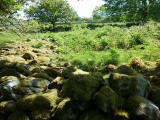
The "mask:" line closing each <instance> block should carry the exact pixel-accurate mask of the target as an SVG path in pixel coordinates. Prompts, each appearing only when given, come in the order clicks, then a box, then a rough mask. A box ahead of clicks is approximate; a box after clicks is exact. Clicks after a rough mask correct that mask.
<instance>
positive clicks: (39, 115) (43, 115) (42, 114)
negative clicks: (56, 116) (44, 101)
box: [31, 109, 52, 120]
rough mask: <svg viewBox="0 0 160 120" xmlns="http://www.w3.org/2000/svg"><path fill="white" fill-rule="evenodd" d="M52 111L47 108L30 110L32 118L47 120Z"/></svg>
mask: <svg viewBox="0 0 160 120" xmlns="http://www.w3.org/2000/svg"><path fill="white" fill-rule="evenodd" d="M51 115H52V112H51V110H48V109H43V110H36V111H32V112H31V119H32V120H49V119H50V118H51Z"/></svg>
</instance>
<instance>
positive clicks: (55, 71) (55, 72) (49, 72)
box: [44, 68, 59, 78]
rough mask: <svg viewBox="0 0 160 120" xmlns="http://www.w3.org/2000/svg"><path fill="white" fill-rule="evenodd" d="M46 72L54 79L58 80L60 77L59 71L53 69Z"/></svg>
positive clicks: (47, 69) (45, 70)
mask: <svg viewBox="0 0 160 120" xmlns="http://www.w3.org/2000/svg"><path fill="white" fill-rule="evenodd" d="M44 72H45V73H47V74H48V75H49V76H50V77H52V78H56V77H58V75H59V73H58V71H57V70H56V69H53V68H46V69H44Z"/></svg>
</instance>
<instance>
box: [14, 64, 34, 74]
mask: <svg viewBox="0 0 160 120" xmlns="http://www.w3.org/2000/svg"><path fill="white" fill-rule="evenodd" d="M15 69H16V70H17V71H18V72H20V73H21V74H23V75H25V76H30V75H31V74H32V73H31V71H30V70H29V66H28V65H27V64H24V63H17V65H16V66H15Z"/></svg>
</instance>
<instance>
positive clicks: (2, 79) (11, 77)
mask: <svg viewBox="0 0 160 120" xmlns="http://www.w3.org/2000/svg"><path fill="white" fill-rule="evenodd" d="M8 80H18V78H17V77H15V76H4V77H1V78H0V83H3V82H5V81H8Z"/></svg>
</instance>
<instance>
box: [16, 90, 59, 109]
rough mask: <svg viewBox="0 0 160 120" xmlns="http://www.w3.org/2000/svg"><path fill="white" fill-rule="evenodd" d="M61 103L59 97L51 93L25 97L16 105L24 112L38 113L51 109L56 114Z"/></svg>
mask: <svg viewBox="0 0 160 120" xmlns="http://www.w3.org/2000/svg"><path fill="white" fill-rule="evenodd" d="M60 101H61V99H60V98H59V97H57V96H56V95H54V94H52V92H49V93H39V94H33V95H29V96H25V97H23V98H21V99H19V100H18V101H17V102H16V105H17V107H19V108H20V109H23V110H30V111H36V110H39V109H50V110H52V112H54V110H55V109H56V107H57V104H58V103H59V102H60Z"/></svg>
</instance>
